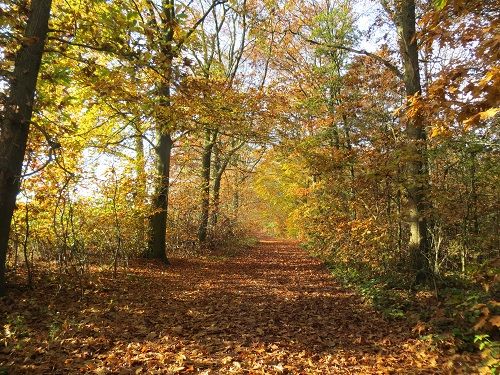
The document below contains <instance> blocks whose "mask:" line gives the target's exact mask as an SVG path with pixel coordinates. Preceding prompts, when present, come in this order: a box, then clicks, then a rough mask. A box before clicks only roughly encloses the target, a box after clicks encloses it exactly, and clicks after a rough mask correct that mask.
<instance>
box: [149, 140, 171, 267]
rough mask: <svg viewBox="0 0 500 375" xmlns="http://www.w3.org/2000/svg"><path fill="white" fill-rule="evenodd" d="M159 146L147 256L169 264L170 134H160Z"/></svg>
mask: <svg viewBox="0 0 500 375" xmlns="http://www.w3.org/2000/svg"><path fill="white" fill-rule="evenodd" d="M159 138H160V140H159V145H158V147H157V154H158V160H157V173H158V181H157V184H156V188H155V196H154V198H153V205H152V209H153V213H152V214H151V216H150V221H149V232H150V234H149V244H148V252H147V256H148V257H150V258H154V259H160V260H162V261H163V262H165V263H167V264H168V258H167V253H166V244H167V239H166V234H167V214H168V192H169V187H170V183H169V179H170V158H171V153H172V146H173V142H172V138H171V137H170V134H168V133H167V134H165V133H161V134H160V137H159Z"/></svg>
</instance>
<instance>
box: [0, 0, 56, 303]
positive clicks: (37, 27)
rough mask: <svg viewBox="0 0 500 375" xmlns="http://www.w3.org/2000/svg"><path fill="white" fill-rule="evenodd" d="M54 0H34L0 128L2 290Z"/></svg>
mask: <svg viewBox="0 0 500 375" xmlns="http://www.w3.org/2000/svg"><path fill="white" fill-rule="evenodd" d="M51 3H52V1H51V0H38V1H32V2H31V13H30V16H29V18H28V22H27V25H26V30H25V33H24V37H25V38H24V40H26V42H24V44H23V45H22V47H21V48H20V50H19V52H18V54H17V57H16V60H15V67H14V74H13V78H12V85H11V88H10V92H9V96H8V97H7V100H6V104H5V107H4V110H3V113H2V122H1V129H0V293H2V292H3V291H4V288H5V266H6V265H5V261H6V256H7V248H8V242H9V232H10V223H11V220H12V215H13V214H14V209H15V205H16V196H17V193H18V192H19V187H20V180H21V171H22V165H23V159H24V154H25V152H26V145H27V142H28V134H29V128H30V122H31V116H32V112H33V100H34V97H35V89H36V82H37V78H38V72H39V70H40V64H41V61H42V55H43V49H44V46H45V40H46V38H47V32H48V23H49V18H50V7H51Z"/></svg>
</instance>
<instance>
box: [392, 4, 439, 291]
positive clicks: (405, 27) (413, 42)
mask: <svg viewBox="0 0 500 375" xmlns="http://www.w3.org/2000/svg"><path fill="white" fill-rule="evenodd" d="M397 4H398V5H397V6H398V9H397V15H396V17H397V27H398V37H399V46H400V53H401V58H402V61H403V68H404V77H403V78H404V84H405V91H406V96H407V97H408V98H410V97H413V96H415V95H420V94H421V86H420V71H419V63H418V47H417V38H416V34H415V1H414V0H401V1H399V2H397ZM406 135H407V138H408V143H409V149H408V152H409V155H408V156H409V162H408V168H407V171H408V176H409V184H408V187H407V190H408V222H409V225H410V241H409V251H410V257H411V261H412V268H413V272H414V273H415V281H416V283H422V282H425V281H426V280H427V279H428V277H429V276H430V273H431V269H430V266H429V261H428V258H429V253H430V252H429V238H428V232H427V230H428V228H427V227H428V220H427V215H428V211H429V203H428V201H427V197H426V192H427V189H428V185H429V174H428V170H427V156H426V143H427V137H426V132H425V124H424V118H423V114H422V113H420V111H417V113H416V114H414V115H412V116H411V117H409V118H408V119H407V123H406Z"/></svg>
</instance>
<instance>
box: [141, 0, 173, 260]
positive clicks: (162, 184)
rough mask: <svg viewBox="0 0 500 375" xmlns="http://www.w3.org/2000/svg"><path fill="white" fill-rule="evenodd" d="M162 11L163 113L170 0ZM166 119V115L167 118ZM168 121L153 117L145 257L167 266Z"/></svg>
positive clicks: (168, 63)
mask: <svg viewBox="0 0 500 375" xmlns="http://www.w3.org/2000/svg"><path fill="white" fill-rule="evenodd" d="M162 5H163V11H164V13H165V24H164V26H165V38H164V40H163V41H162V42H163V46H162V48H161V53H162V57H163V61H164V62H163V68H164V77H165V78H163V82H161V83H160V84H159V89H158V95H159V101H160V106H161V107H163V108H165V110H167V109H168V108H170V107H171V105H172V102H171V90H170V85H171V82H172V61H173V59H174V53H173V49H172V43H173V40H174V27H175V6H174V5H175V4H174V0H166V1H163V2H162ZM167 117H169V114H168V115H167ZM169 121H171V120H170V119H169V118H164V116H158V117H157V118H156V132H157V137H158V146H157V147H155V151H156V154H157V173H158V181H157V183H156V187H155V194H154V197H153V204H152V211H153V212H152V213H151V215H150V220H149V241H148V251H147V253H146V255H147V256H148V257H150V258H154V259H160V260H161V261H163V262H164V263H166V264H168V258H167V254H166V244H167V218H168V193H169V188H170V159H171V155H172V147H173V140H172V137H171V136H170V133H169V130H170V128H172V126H168V125H172V124H168V122H169Z"/></svg>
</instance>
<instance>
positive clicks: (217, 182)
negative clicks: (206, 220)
mask: <svg viewBox="0 0 500 375" xmlns="http://www.w3.org/2000/svg"><path fill="white" fill-rule="evenodd" d="M213 153H214V191H213V193H212V196H213V197H212V200H213V208H212V215H211V219H210V226H211V227H212V228H214V227H215V226H216V225H217V221H218V220H219V205H220V186H221V181H222V174H223V173H224V170H223V169H222V163H221V159H220V149H219V147H217V144H215V145H214V150H213Z"/></svg>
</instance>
